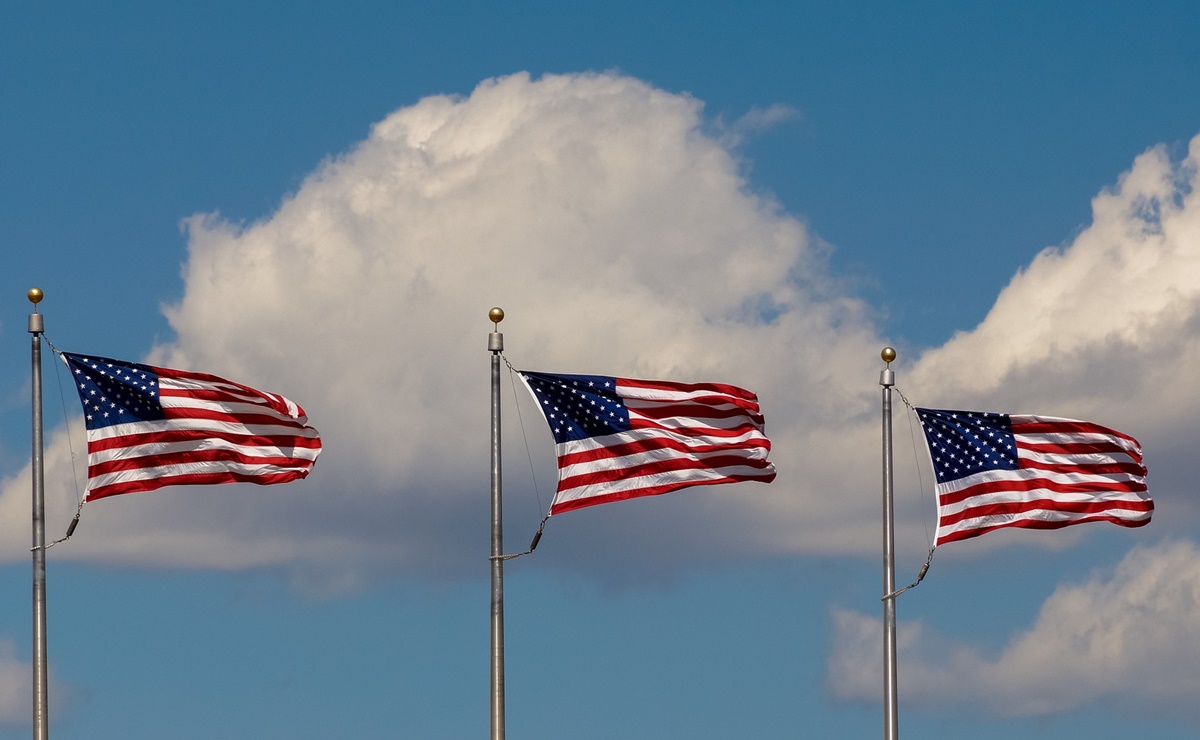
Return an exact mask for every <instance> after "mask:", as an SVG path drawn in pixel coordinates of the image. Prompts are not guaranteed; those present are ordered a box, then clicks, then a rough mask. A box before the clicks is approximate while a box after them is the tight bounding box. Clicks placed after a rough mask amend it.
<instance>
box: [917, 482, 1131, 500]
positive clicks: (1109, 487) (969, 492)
mask: <svg viewBox="0 0 1200 740" xmlns="http://www.w3.org/2000/svg"><path fill="white" fill-rule="evenodd" d="M1145 490H1146V484H1145V483H1144V482H1137V481H1126V482H1119V481H1107V480H1092V479H1089V480H1086V481H1079V482H1077V483H1057V482H1055V481H1051V480H1047V479H1045V478H1034V479H1032V480H1020V479H1012V478H1010V479H1006V480H998V481H983V482H981V483H976V484H975V485H973V486H968V487H966V488H964V489H962V490H960V491H943V492H939V493H938V501H939V502H940V505H941V506H947V505H949V504H956V503H959V502H961V501H965V500H967V499H969V498H973V497H975V496H981V495H985V494H989V493H1008V492H1010V491H1012V492H1017V491H1049V492H1052V493H1101V492H1105V491H1111V492H1114V493H1141V492H1143V491H1145Z"/></svg>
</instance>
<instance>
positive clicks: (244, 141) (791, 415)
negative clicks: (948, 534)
mask: <svg viewBox="0 0 1200 740" xmlns="http://www.w3.org/2000/svg"><path fill="white" fill-rule="evenodd" d="M1198 29H1200V9H1198V8H1197V7H1196V6H1195V5H1194V4H1193V3H1184V2H1178V3H1169V2H1151V3H1140V4H1127V3H1107V2H1105V3H1060V4H1056V5H1055V6H1054V7H1052V8H1046V7H1044V4H1037V3H1004V4H1000V3H996V4H986V5H982V6H979V7H973V8H962V7H959V6H957V5H955V4H950V3H933V4H923V5H912V4H896V3H874V2H865V3H841V4H837V7H832V6H828V5H827V4H820V5H818V4H811V5H808V4H796V3H760V4H755V5H753V6H752V7H746V6H744V4H733V3H729V4H721V3H707V4H700V5H697V4H695V3H656V4H653V5H647V4H644V3H620V2H618V3H606V4H604V5H603V6H602V7H596V6H588V5H578V6H574V5H572V4H564V3H537V2H518V3H511V4H508V5H506V6H503V7H501V6H496V5H492V4H486V3H472V2H466V3H453V2H452V3H439V4H406V3H388V4H384V3H355V4H349V5H347V4H343V5H341V6H336V5H333V4H327V5H326V4H316V3H253V4H247V3H222V2H214V3H205V4H186V5H185V4H180V5H177V6H165V5H163V4H161V3H150V2H131V3H125V4H122V6H121V8H119V9H111V8H97V7H95V6H93V5H91V4H85V3H72V2H67V3H38V4H24V5H21V6H19V7H11V6H6V7H5V8H4V9H2V10H0V91H3V99H4V103H3V105H0V133H2V134H3V135H2V136H0V239H2V240H3V243H4V249H3V254H4V258H3V259H4V263H3V264H4V269H3V270H0V287H2V289H0V368H2V369H3V372H2V373H0V421H2V423H0V476H2V479H0V528H2V529H3V536H2V537H0V543H2V549H0V587H2V588H3V589H4V591H5V592H6V593H8V594H9V595H10V597H9V598H8V599H5V600H4V603H5V604H6V606H5V607H4V608H3V609H0V737H3V738H7V737H25V736H27V735H28V732H29V726H28V722H29V719H28V718H29V700H28V696H29V694H28V680H29V678H28V673H29V670H28V661H29V659H30V646H29V634H30V628H29V612H30V609H29V603H28V601H27V600H26V599H27V598H28V594H29V580H28V579H29V554H28V551H27V550H28V544H27V543H28V542H29V534H28V528H27V527H28V520H29V519H28V516H29V513H28V512H29V509H28V501H29V497H28V490H29V486H28V470H27V465H28V456H29V441H28V439H29V437H28V434H29V360H28V346H29V339H28V334H27V332H26V331H25V317H26V315H27V314H28V313H29V310H30V306H29V304H28V302H27V301H26V300H25V292H26V290H27V289H28V288H30V287H32V286H35V285H36V286H39V287H41V288H42V289H44V290H45V292H46V299H45V301H44V302H43V304H42V307H41V310H42V312H43V313H44V314H45V316H46V333H47V336H48V337H49V339H50V340H51V341H53V342H54V343H55V344H56V345H57V346H59V347H61V348H63V349H66V350H70V351H80V352H89V353H99V354H107V355H110V356H114V357H120V358H124V359H131V360H145V359H149V360H152V361H157V362H161V363H166V364H171V363H174V364H176V365H178V366H186V367H189V368H192V369H198V370H206V371H210V372H216V373H220V374H223V375H227V376H229V377H233V378H235V379H237V380H241V381H243V382H246V383H250V384H252V385H255V386H257V387H260V388H264V389H266V390H272V391H277V392H281V393H285V394H287V395H288V396H289V397H291V398H293V399H294V400H297V401H298V402H300V403H302V404H303V405H304V406H305V408H306V409H307V410H308V412H309V415H310V417H311V418H312V421H313V423H314V425H315V426H317V427H318V428H319V429H321V430H322V434H323V437H324V439H325V443H326V450H325V452H324V453H323V456H322V458H321V461H320V463H319V464H318V466H317V469H316V470H315V471H314V473H313V475H312V476H310V478H309V479H307V480H305V481H302V482H300V483H296V484H291V485H289V486H280V487H273V488H257V487H252V486H221V487H214V488H209V489H193V490H188V489H166V490H164V491H160V492H155V493H147V494H136V495H131V496H126V497H122V498H119V499H111V500H104V501H99V502H96V503H94V504H89V506H88V507H86V508H85V511H84V517H83V521H82V523H81V525H80V528H79V531H78V533H77V534H76V536H75V537H74V538H73V539H72V540H70V541H69V542H67V543H65V544H63V545H61V546H58V547H56V548H54V549H52V550H50V552H49V557H48V563H49V567H48V587H49V595H50V603H49V615H50V616H49V620H50V624H49V645H50V661H51V675H52V680H53V689H52V695H51V711H52V725H51V730H52V732H53V733H54V736H56V737H68V738H100V739H106V738H122V739H134V738H179V739H181V740H186V739H191V738H197V739H199V738H204V739H205V740H214V739H218V738H231V739H232V738H260V737H289V738H330V737H347V736H352V737H363V738H395V737H413V738H460V737H477V736H480V735H482V734H483V733H485V732H486V731H487V725H488V653H487V642H488V594H489V591H488V583H487V575H488V568H487V562H486V559H485V558H486V554H487V548H488V542H487V517H488V510H487V500H488V499H487V469H488V464H487V458H486V454H487V443H488V440H487V429H488V427H487V408H488V407H487V387H486V386H487V378H488V370H487V366H488V361H489V355H488V353H487V351H486V334H487V333H488V332H489V331H490V330H491V324H490V323H489V322H488V321H487V320H486V315H487V310H488V309H489V308H490V307H491V306H492V305H501V306H503V307H505V309H506V311H508V318H507V319H506V320H505V322H504V324H503V325H502V327H501V328H502V330H503V331H504V332H505V337H506V349H507V356H508V358H509V359H510V360H511V361H512V362H513V364H514V365H516V366H518V367H524V368H529V369H535V370H545V371H551V372H580V373H609V374H626V375H634V376H652V377H669V378H672V379H679V380H693V381H725V382H733V383H738V384H741V385H745V386H747V387H750V388H753V389H755V390H756V391H758V392H759V394H760V397H761V398H762V402H763V408H764V412H765V414H766V417H767V423H768V431H769V433H771V435H772V439H773V441H774V442H775V448H774V450H773V453H772V457H773V459H774V460H775V462H776V465H777V466H778V468H779V471H780V475H779V479H778V480H777V481H776V482H775V483H773V484H771V485H770V486H761V485H754V484H741V485H737V486H717V487H709V488H706V489H693V490H691V491H686V492H680V493H676V494H672V495H669V496H663V497H657V498H654V499H645V500H638V501H630V502H623V503H618V504H611V505H607V506H601V507H596V508H594V509H585V510H582V511H577V512H571V513H568V514H564V515H562V516H560V517H555V518H554V519H552V520H551V522H550V523H549V524H548V526H547V529H546V534H545V537H544V538H543V540H542V543H541V545H540V546H539V549H538V551H537V553H536V554H535V555H533V556H531V557H528V558H522V559H518V560H515V561H512V562H510V563H509V564H508V566H507V569H506V586H507V589H506V607H507V615H506V617H507V645H506V647H507V657H508V671H507V698H508V702H507V708H508V731H509V733H510V736H512V737H520V738H612V737H623V738H674V737H679V738H684V737H686V738H727V737H756V738H783V737H795V736H798V735H803V736H809V737H871V736H876V735H877V734H878V733H879V732H880V727H881V724H882V723H881V709H880V705H879V701H880V698H879V693H880V691H879V690H878V689H881V686H882V679H881V677H880V674H881V670H882V669H881V666H880V665H879V661H876V660H875V657H876V656H877V655H878V651H877V650H876V648H875V643H874V641H876V640H878V634H877V633H878V629H876V628H877V627H878V618H879V614H880V607H879V594H880V580H881V576H880V572H879V503H878V500H879V492H878V485H879V480H878V477H879V475H878V471H879V457H878V454H879V453H878V396H879V388H878V385H877V379H878V370H879V367H880V362H879V360H878V351H879V349H880V348H881V347H882V346H884V345H885V344H893V345H894V346H896V347H897V349H898V351H899V353H900V359H899V361H898V363H897V366H896V370H897V376H898V377H897V380H898V384H899V387H900V388H901V389H902V390H903V391H904V392H905V394H906V395H908V396H909V397H910V398H911V399H912V400H913V401H914V402H915V403H918V404H923V405H929V406H942V407H973V408H981V409H986V410H994V411H1012V412H1040V413H1048V414H1056V415H1063V416H1074V417H1080V418H1088V419H1092V420H1094V421H1098V422H1101V423H1106V424H1109V425H1111V426H1114V427H1117V428H1119V429H1121V430H1123V431H1125V432H1128V433H1130V434H1133V435H1134V436H1136V437H1138V438H1139V439H1140V440H1141V441H1142V442H1143V444H1144V446H1145V447H1146V454H1147V462H1148V465H1149V468H1150V486H1151V492H1152V494H1153V495H1154V498H1155V501H1156V505H1157V510H1156V515H1155V520H1154V521H1153V522H1152V523H1151V524H1150V526H1148V527H1146V528H1143V529H1140V530H1130V531H1126V530H1122V529H1119V528H1116V527H1110V526H1105V525H1088V526H1085V527H1076V528H1073V529H1070V530H1062V531H1058V532H1016V533H1008V532H998V533H994V534H990V535H988V536H987V537H984V538H980V539H978V540H972V541H968V542H962V543H953V544H951V545H948V546H946V547H944V548H941V549H939V550H938V553H937V556H936V558H935V560H934V563H933V568H932V570H931V571H930V574H929V576H928V578H927V579H926V581H925V583H923V584H922V585H921V586H920V588H918V589H916V590H914V591H912V592H909V593H906V594H904V596H903V597H902V598H901V599H900V601H899V603H898V614H899V619H900V630H901V661H900V710H901V713H900V729H901V732H902V733H903V734H904V735H905V736H912V737H922V738H934V739H935V740H937V739H941V738H961V737H966V736H970V737H975V738H983V739H985V740H986V739H987V738H1001V737H1005V738H1007V737H1014V736H1018V737H1027V738H1076V737H1095V738H1123V737H1130V736H1134V735H1135V734H1136V736H1138V737H1144V738H1154V739H1155V740H1158V739H1162V738H1185V737H1194V736H1195V734H1196V732H1197V728H1198V727H1200V715H1198V714H1197V713H1196V709H1195V702H1194V697H1195V696H1196V692H1197V691H1198V690H1200V684H1198V683H1197V680H1198V679H1197V677H1196V676H1195V673H1194V668H1193V667H1194V665H1196V660H1197V659H1198V658H1200V654H1197V647H1196V646H1197V645H1200V627H1198V626H1197V623H1196V620H1195V615H1194V604H1195V603H1196V600H1197V599H1200V545H1198V544H1197V542H1198V541H1200V505H1197V503H1196V501H1195V500H1194V497H1193V496H1191V495H1190V494H1191V493H1192V488H1193V484H1192V482H1191V479H1192V477H1193V476H1191V475H1190V471H1189V467H1188V464H1189V463H1190V461H1191V460H1190V458H1191V456H1192V449H1193V448H1194V440H1195V439H1196V438H1197V436H1198V435H1197V432H1200V429H1198V428H1197V423H1196V421H1195V419H1196V418H1197V415H1196V412H1198V411H1200V393H1197V392H1196V390H1195V389H1194V387H1193V386H1192V385H1190V384H1189V378H1190V377H1191V374H1192V372H1193V368H1194V367H1195V364H1194V361H1195V360H1200V322H1198V321H1197V319H1196V317H1197V316H1198V315H1200V311H1198V309H1200V297H1198V294H1197V290H1198V288H1197V286H1200V247H1198V246H1197V245H1200V203H1198V202H1197V199H1198V196H1197V195H1196V191H1195V188H1194V185H1195V181H1196V167H1197V163H1198V161H1200V144H1192V143H1191V142H1192V140H1193V138H1194V137H1196V136H1197V134H1200V99H1197V97H1196V96H1195V95H1194V93H1193V91H1194V90H1195V89H1196V87H1197V83H1198V82H1200V45H1197V44H1196V42H1195V37H1196V32H1197V30H1198ZM1189 146H1190V147H1191V149H1190V150H1189ZM1047 248H1052V249H1051V251H1049V252H1047V251H1044V250H1046V249H1047ZM45 373H46V375H45V377H46V391H47V395H46V417H47V422H48V429H47V444H48V453H47V458H48V469H47V478H48V491H47V496H48V510H49V516H50V521H49V523H48V530H49V532H50V533H51V534H55V533H57V532H59V531H61V530H62V529H63V528H65V527H66V525H67V522H68V521H69V519H70V515H71V513H72V512H73V510H74V506H75V501H76V498H75V497H76V495H77V493H76V490H75V483H74V481H73V478H72V473H71V465H70V459H71V457H70V453H71V449H70V448H69V447H68V441H67V439H66V437H65V433H64V430H66V429H71V430H72V431H71V434H72V438H71V440H70V446H71V447H73V449H74V450H75V451H76V454H78V451H80V450H81V449H82V445H83V442H82V423H81V421H79V419H78V417H77V415H76V414H75V410H74V403H75V401H74V399H73V398H70V397H69V396H67V397H66V398H65V403H64V399H63V397H62V396H60V393H63V394H64V395H65V394H66V393H69V388H68V389H63V390H61V391H60V386H59V379H58V377H57V376H56V369H55V368H54V366H53V364H52V363H50V362H49V361H47V363H46V365H45ZM505 383H506V391H505V393H506V395H505V403H506V409H505V451H506V458H505V471H506V488H505V496H506V512H505V514H506V538H507V544H508V545H510V547H508V548H506V549H515V548H517V547H520V546H523V545H524V544H525V543H526V542H527V541H528V539H527V538H528V537H529V536H530V535H531V534H532V532H533V531H534V530H535V528H536V526H537V521H538V519H539V518H540V516H541V514H542V512H543V511H544V509H545V508H546V507H547V506H548V503H549V500H548V497H549V492H550V491H552V490H553V483H554V481H553V460H552V453H551V451H550V440H549V435H548V433H546V431H545V430H544V429H542V428H541V427H540V426H538V425H539V424H540V420H539V419H537V418H536V417H535V416H534V414H535V412H534V410H533V409H532V407H531V406H530V405H529V402H528V400H527V399H525V398H520V397H516V398H514V395H513V393H512V392H511V387H510V386H509V385H508V384H509V380H508V379H507V378H505ZM64 406H66V413H65V414H64V411H63V407H64ZM518 411H519V413H518ZM64 416H65V421H64ZM909 434H910V432H909V423H908V421H907V420H906V419H905V418H904V417H903V416H902V415H899V414H898V415H897V423H896V442H897V447H896V454H897V459H896V463H897V468H898V477H897V506H898V540H899V542H898V544H899V549H900V552H899V553H898V557H899V564H898V571H899V574H898V580H900V581H902V582H907V581H908V580H909V579H911V577H912V575H914V574H915V572H916V570H917V569H918V568H919V567H920V564H921V562H922V561H923V559H924V555H925V551H926V549H927V547H928V541H929V538H930V537H931V536H932V528H933V521H932V519H933V512H932V498H931V493H930V492H929V491H927V490H923V489H922V484H923V483H924V485H925V487H928V486H929V485H931V484H930V483H929V481H930V478H929V476H928V474H927V470H926V468H925V467H924V465H925V464H924V463H922V462H920V460H919V455H914V453H913V444H912V439H911V438H910V436H909ZM526 440H528V442H526ZM526 444H528V453H527V452H526ZM918 451H920V450H919V449H918ZM922 454H923V453H922ZM77 467H78V465H77ZM921 476H923V478H922V477H921ZM535 489H536V490H535Z"/></svg>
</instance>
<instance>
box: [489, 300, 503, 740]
mask: <svg viewBox="0 0 1200 740" xmlns="http://www.w3.org/2000/svg"><path fill="white" fill-rule="evenodd" d="M493 310H495V309H493ZM501 316H503V314H501ZM488 349H489V350H491V353H492V558H491V563H492V740H504V561H503V560H501V559H500V556H501V555H502V554H503V551H504V550H503V548H504V541H503V538H504V530H503V527H502V524H501V519H502V514H503V511H502V505H501V486H500V353H501V352H503V351H504V335H503V334H501V333H500V332H498V331H496V332H492V333H491V334H490V335H489V336H488Z"/></svg>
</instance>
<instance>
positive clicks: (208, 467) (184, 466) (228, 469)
mask: <svg viewBox="0 0 1200 740" xmlns="http://www.w3.org/2000/svg"><path fill="white" fill-rule="evenodd" d="M310 467H311V466H310V465H309V464H307V463H306V464H304V465H251V464H243V463H233V462H228V461H224V460H216V461H212V462H192V463H180V464H177V465H161V466H158V467H153V468H135V469H133V470H120V471H116V472H113V473H106V474H104V475H97V476H95V477H92V478H88V490H89V491H94V490H96V489H98V488H102V487H104V486H111V485H113V484H114V483H126V482H129V481H137V480H152V479H154V478H162V477H166V476H176V475H205V474H209V473H242V474H245V475H254V476H265V475H274V474H276V473H287V472H292V471H305V470H309V469H310Z"/></svg>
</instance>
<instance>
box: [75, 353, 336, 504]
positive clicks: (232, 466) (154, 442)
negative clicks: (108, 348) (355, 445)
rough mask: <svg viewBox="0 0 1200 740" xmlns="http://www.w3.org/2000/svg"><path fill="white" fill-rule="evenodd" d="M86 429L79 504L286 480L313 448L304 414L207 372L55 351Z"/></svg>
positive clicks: (312, 455) (316, 443) (316, 449)
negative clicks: (84, 480)
mask: <svg viewBox="0 0 1200 740" xmlns="http://www.w3.org/2000/svg"><path fill="white" fill-rule="evenodd" d="M61 355H62V358H63V361H64V362H65V363H66V364H67V367H68V368H70V370H71V374H72V377H73V379H74V381H75V388H76V390H78V391H79V398H80V400H81V401H82V402H83V412H84V419H85V421H86V426H87V449H88V486H87V494H86V496H85V497H84V500H85V501H91V500H94V499H98V498H104V497H105V496H115V495H117V494H120V493H133V492H135V491H150V490H153V489H155V488H161V487H163V486H171V485H199V484H208V483H234V482H248V483H259V484H268V483H286V482H288V481H292V480H296V479H297V478H303V477H305V476H307V475H308V472H309V470H311V469H312V466H313V461H314V460H316V459H317V455H318V454H320V452H321V438H320V436H319V435H318V434H317V430H316V429H313V428H312V427H310V426H308V425H307V423H306V422H307V421H308V417H306V416H305V415H304V409H302V408H300V407H299V406H297V405H296V404H294V403H292V402H291V401H289V400H288V399H286V398H284V397H283V396H278V395H275V394H274V393H264V392H262V391H258V390H255V389H253V388H250V387H248V386H244V385H241V384H240V383H234V382H232V381H229V380H225V379H224V378H219V377H217V376H216V375H208V374H206V373H193V372H186V371H183V370H171V369H169V368H162V367H152V366H150V365H140V364H137V363H133V362H123V361H120V360H110V359H107V358H104V357H94V356H88V357H85V356H83V355H74V354H68V353H66V352H63V353H61Z"/></svg>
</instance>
